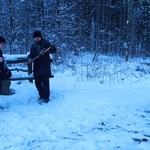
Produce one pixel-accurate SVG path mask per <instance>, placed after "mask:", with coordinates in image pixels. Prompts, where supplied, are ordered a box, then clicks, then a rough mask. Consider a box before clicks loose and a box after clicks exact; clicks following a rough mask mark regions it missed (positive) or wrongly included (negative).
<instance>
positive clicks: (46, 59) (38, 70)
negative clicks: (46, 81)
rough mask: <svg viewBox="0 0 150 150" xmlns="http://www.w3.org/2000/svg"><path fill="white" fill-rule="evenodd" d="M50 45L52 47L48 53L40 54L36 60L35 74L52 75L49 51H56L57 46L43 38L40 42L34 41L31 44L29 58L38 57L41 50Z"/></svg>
mask: <svg viewBox="0 0 150 150" xmlns="http://www.w3.org/2000/svg"><path fill="white" fill-rule="evenodd" d="M49 47H51V48H50V50H49V51H47V52H46V53H44V55H43V56H40V57H39V58H37V59H36V60H35V61H34V65H33V74H34V76H50V75H51V69H50V56H49V53H55V52H56V48H55V46H53V45H51V44H50V43H49V41H47V40H45V39H43V38H42V40H41V41H40V42H39V43H36V42H34V43H33V44H32V45H31V50H30V54H29V58H32V59H34V58H35V57H37V56H38V55H39V52H40V51H41V50H46V49H47V48H49Z"/></svg>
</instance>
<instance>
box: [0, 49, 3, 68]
mask: <svg viewBox="0 0 150 150" xmlns="http://www.w3.org/2000/svg"><path fill="white" fill-rule="evenodd" d="M0 57H3V52H2V50H1V49H0ZM2 70H4V61H3V62H0V71H2Z"/></svg>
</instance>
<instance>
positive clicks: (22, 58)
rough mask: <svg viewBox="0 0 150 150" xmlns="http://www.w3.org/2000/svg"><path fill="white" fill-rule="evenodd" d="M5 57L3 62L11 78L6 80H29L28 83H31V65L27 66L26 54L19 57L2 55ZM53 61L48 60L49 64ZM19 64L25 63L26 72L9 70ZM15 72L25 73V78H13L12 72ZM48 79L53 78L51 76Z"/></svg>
mask: <svg viewBox="0 0 150 150" xmlns="http://www.w3.org/2000/svg"><path fill="white" fill-rule="evenodd" d="M4 57H5V61H6V62H7V65H8V68H9V69H10V70H11V71H12V77H11V78H10V79H8V80H10V81H17V80H29V81H30V82H32V81H33V79H34V77H33V74H32V64H31V65H27V61H28V54H19V55H4ZM52 61H53V59H52V58H51V59H50V63H51V62H52ZM19 63H26V65H27V68H28V69H27V70H23V69H17V68H14V69H11V68H10V66H11V65H12V64H19ZM14 70H17V71H23V72H27V75H26V76H21V77H20V76H18V77H16V76H13V71H14ZM50 78H54V76H53V75H52V74H51V76H50Z"/></svg>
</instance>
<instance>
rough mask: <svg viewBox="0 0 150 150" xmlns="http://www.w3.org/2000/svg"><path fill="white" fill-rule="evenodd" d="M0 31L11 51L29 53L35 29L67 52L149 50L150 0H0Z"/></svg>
mask: <svg viewBox="0 0 150 150" xmlns="http://www.w3.org/2000/svg"><path fill="white" fill-rule="evenodd" d="M0 8H1V10H0V34H1V35H3V36H4V37H5V38H6V39H7V53H10V54H18V53H26V52H27V51H29V49H30V44H31V42H32V40H33V37H32V34H33V32H34V30H36V29H39V30H41V31H42V33H43V36H44V37H46V38H47V39H49V41H50V42H51V43H53V44H55V45H56V46H57V49H58V52H57V54H58V55H59V56H62V57H64V56H63V55H65V53H66V52H69V51H75V54H78V52H79V51H81V50H82V51H86V52H89V51H92V52H94V53H95V57H94V59H93V60H95V59H96V58H97V56H98V55H99V54H101V53H102V54H109V55H115V54H117V55H121V56H124V57H126V60H128V56H132V57H135V56H143V57H146V56H149V55H150V1H149V0H32V1H31V0H1V1H0Z"/></svg>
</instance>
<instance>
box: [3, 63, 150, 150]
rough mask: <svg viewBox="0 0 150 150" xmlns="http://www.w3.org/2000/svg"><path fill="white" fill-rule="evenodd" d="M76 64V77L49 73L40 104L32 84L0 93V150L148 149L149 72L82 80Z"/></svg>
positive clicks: (15, 84) (17, 84)
mask: <svg viewBox="0 0 150 150" xmlns="http://www.w3.org/2000/svg"><path fill="white" fill-rule="evenodd" d="M105 63H106V62H105ZM77 67H78V69H76V71H75V73H76V75H70V72H69V73H68V71H66V72H65V73H55V78H53V79H50V84H51V97H50V102H49V103H48V104H44V105H39V104H38V103H37V101H36V100H37V99H38V94H37V90H36V89H35V86H34V84H33V83H30V82H28V81H21V82H19V81H13V82H12V84H11V88H13V89H15V91H16V94H14V95H11V96H3V95H0V105H1V106H4V107H5V109H0V150H7V149H8V150H148V149H149V147H150V94H149V92H150V75H149V74H146V76H143V75H142V76H141V72H138V73H137V74H136V75H135V74H134V75H133V76H132V78H131V72H130V75H129V74H128V75H127V74H125V75H124V76H123V74H119V76H118V74H117V76H116V75H114V76H113V77H119V78H118V79H116V80H115V79H113V78H111V79H110V78H108V77H106V74H105V73H104V74H103V76H102V77H101V78H100V80H98V79H95V78H94V79H93V77H91V76H90V77H91V79H90V78H89V77H88V78H86V79H85V78H83V71H82V72H80V73H78V71H79V70H80V71H81V70H82V68H80V66H77ZM108 68H109V69H110V68H111V67H108ZM132 68H134V67H132ZM101 70H102V69H101ZM128 71H129V70H127V71H124V72H126V73H127V72H128ZM103 72H104V70H103ZM115 72H116V71H115ZM77 73H78V75H77ZM97 74H98V72H97ZM109 74H110V73H109ZM132 74H133V72H132ZM109 77H110V76H109ZM125 77H127V78H125ZM139 77H141V78H139ZM124 78H125V80H124ZM83 79H85V80H83ZM106 80H107V81H108V82H106V83H105V81H106ZM113 81H114V82H113Z"/></svg>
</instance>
